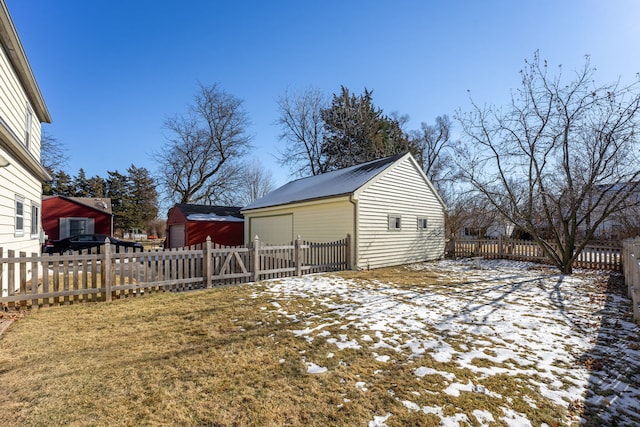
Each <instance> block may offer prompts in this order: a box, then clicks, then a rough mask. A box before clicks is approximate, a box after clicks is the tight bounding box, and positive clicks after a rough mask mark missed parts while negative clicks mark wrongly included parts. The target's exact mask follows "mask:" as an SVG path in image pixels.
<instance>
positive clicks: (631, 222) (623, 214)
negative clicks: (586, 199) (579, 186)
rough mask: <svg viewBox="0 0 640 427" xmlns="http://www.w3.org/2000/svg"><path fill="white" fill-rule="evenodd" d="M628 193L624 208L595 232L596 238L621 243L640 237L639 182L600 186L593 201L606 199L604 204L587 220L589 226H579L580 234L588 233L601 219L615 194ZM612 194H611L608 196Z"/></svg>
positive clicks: (601, 224)
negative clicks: (587, 229)
mask: <svg viewBox="0 0 640 427" xmlns="http://www.w3.org/2000/svg"><path fill="white" fill-rule="evenodd" d="M617 192H621V193H628V197H627V199H626V200H625V204H624V207H623V208H622V209H620V210H619V211H618V212H615V213H613V214H611V215H610V216H609V217H607V218H606V219H605V220H604V221H602V223H600V224H599V225H598V227H597V228H596V230H595V233H594V238H596V239H598V240H613V241H619V240H623V239H626V238H629V237H637V236H638V235H640V183H638V182H637V181H633V182H628V183H619V184H614V185H598V186H596V191H595V194H594V196H593V199H598V198H600V197H603V198H604V200H605V201H604V202H601V205H600V206H598V207H597V208H595V210H594V212H593V213H592V214H591V215H590V217H589V218H588V219H587V221H586V222H587V223H588V224H584V223H583V224H581V225H580V226H579V230H580V232H582V233H583V234H584V233H585V231H586V226H587V225H589V226H591V223H592V222H593V221H595V220H596V219H597V218H599V217H600V216H601V215H602V213H603V206H604V205H606V202H607V201H608V199H609V198H610V197H613V193H617ZM608 193H611V194H608Z"/></svg>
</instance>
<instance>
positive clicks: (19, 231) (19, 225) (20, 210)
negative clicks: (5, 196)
mask: <svg viewBox="0 0 640 427" xmlns="http://www.w3.org/2000/svg"><path fill="white" fill-rule="evenodd" d="M15 234H16V236H22V235H23V234H24V198H23V197H21V196H16V222H15Z"/></svg>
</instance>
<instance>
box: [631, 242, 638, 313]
mask: <svg viewBox="0 0 640 427" xmlns="http://www.w3.org/2000/svg"><path fill="white" fill-rule="evenodd" d="M631 247H632V249H633V253H634V255H635V256H634V260H633V262H634V266H633V269H634V272H633V273H632V276H633V279H632V284H631V286H632V289H631V297H632V298H631V303H632V304H633V320H635V321H636V323H637V324H640V309H639V308H638V303H639V302H640V301H638V296H639V294H640V290H639V289H638V288H640V259H638V255H640V242H638V243H633V244H632V245H631Z"/></svg>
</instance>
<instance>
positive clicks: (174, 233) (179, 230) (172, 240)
mask: <svg viewBox="0 0 640 427" xmlns="http://www.w3.org/2000/svg"><path fill="white" fill-rule="evenodd" d="M169 245H170V247H172V248H183V247H184V246H185V244H184V224H174V225H172V226H171V227H170V228H169Z"/></svg>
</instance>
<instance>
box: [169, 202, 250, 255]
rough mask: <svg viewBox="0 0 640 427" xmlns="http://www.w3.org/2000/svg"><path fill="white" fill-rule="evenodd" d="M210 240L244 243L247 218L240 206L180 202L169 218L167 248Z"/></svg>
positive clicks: (223, 242) (224, 243) (220, 242)
mask: <svg viewBox="0 0 640 427" xmlns="http://www.w3.org/2000/svg"><path fill="white" fill-rule="evenodd" d="M207 236H210V237H211V241H212V242H214V243H219V244H221V245H226V246H239V245H242V244H244V219H243V216H242V214H241V213H240V207H235V206H203V205H192V204H187V203H177V204H176V205H175V206H173V207H172V208H171V209H169V215H168V218H167V239H166V240H165V246H166V247H167V248H181V247H185V246H191V245H197V244H200V243H204V242H205V241H206V240H207Z"/></svg>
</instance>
